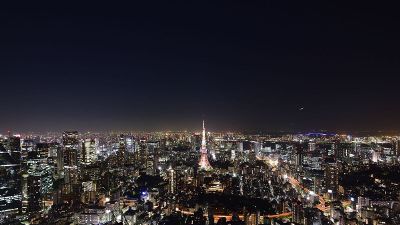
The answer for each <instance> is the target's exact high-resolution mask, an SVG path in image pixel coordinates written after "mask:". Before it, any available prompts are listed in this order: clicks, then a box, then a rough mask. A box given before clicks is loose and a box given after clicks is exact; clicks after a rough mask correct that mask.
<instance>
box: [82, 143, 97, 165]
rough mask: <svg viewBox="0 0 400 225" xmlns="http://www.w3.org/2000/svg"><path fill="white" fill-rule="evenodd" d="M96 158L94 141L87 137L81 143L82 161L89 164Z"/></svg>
mask: <svg viewBox="0 0 400 225" xmlns="http://www.w3.org/2000/svg"><path fill="white" fill-rule="evenodd" d="M96 160H97V154H96V141H95V139H93V138H87V139H85V140H84V141H83V143H82V163H83V164H91V163H94V162H96Z"/></svg>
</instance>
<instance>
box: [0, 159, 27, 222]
mask: <svg viewBox="0 0 400 225" xmlns="http://www.w3.org/2000/svg"><path fill="white" fill-rule="evenodd" d="M19 171H20V165H19V164H18V162H17V161H16V160H15V159H14V158H13V157H11V155H10V154H9V153H7V152H0V184H1V189H0V202H1V204H0V221H1V220H2V219H3V218H4V217H7V216H10V215H15V214H18V213H19V211H20V209H21V200H22V199H21V183H20V175H19ZM0 223H1V222H0Z"/></svg>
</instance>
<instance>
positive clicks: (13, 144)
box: [8, 135, 21, 164]
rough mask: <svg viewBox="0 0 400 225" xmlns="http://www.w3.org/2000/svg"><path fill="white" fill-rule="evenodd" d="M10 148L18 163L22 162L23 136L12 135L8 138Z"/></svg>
mask: <svg viewBox="0 0 400 225" xmlns="http://www.w3.org/2000/svg"><path fill="white" fill-rule="evenodd" d="M8 150H9V151H10V154H11V157H13V158H14V159H15V160H16V161H17V163H18V164H20V163H21V138H20V137H19V135H14V136H10V137H9V138H8Z"/></svg>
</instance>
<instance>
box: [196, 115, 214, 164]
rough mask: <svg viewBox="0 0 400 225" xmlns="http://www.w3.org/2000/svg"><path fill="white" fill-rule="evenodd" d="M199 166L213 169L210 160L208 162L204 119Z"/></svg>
mask: <svg viewBox="0 0 400 225" xmlns="http://www.w3.org/2000/svg"><path fill="white" fill-rule="evenodd" d="M199 166H200V170H211V169H212V167H211V165H210V162H208V156H207V143H206V128H205V126H204V120H203V136H202V139H201V148H200V161H199Z"/></svg>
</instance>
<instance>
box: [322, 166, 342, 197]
mask: <svg viewBox="0 0 400 225" xmlns="http://www.w3.org/2000/svg"><path fill="white" fill-rule="evenodd" d="M324 176H325V177H324V178H325V189H326V192H327V194H328V195H329V197H330V198H331V199H336V198H337V195H338V191H339V170H338V165H337V162H336V160H335V159H334V158H326V159H325V173H324Z"/></svg>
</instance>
